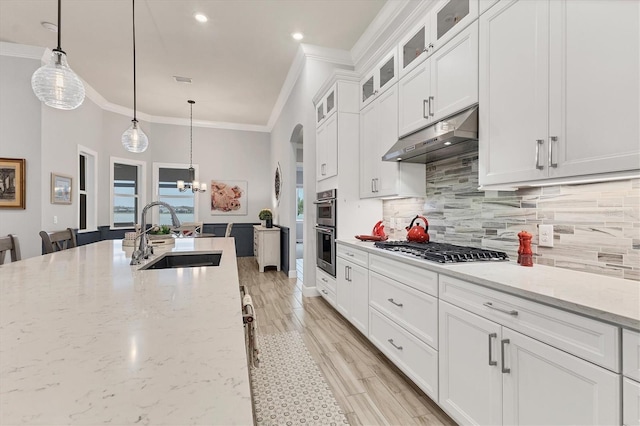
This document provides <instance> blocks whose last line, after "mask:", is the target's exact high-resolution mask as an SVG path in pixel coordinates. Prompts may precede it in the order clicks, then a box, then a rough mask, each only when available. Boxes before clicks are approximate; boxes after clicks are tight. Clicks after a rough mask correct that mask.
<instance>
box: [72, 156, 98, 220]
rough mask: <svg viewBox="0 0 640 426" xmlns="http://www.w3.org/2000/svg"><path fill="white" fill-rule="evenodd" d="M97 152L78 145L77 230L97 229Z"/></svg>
mask: <svg viewBox="0 0 640 426" xmlns="http://www.w3.org/2000/svg"><path fill="white" fill-rule="evenodd" d="M97 164H98V153H97V152H95V151H93V150H90V149H88V148H86V147H84V146H81V145H78V192H77V194H78V198H77V199H78V225H77V226H78V230H79V231H80V232H83V231H95V230H96V229H98V196H97V194H98V190H97V187H96V185H97V182H98V176H97V175H98V168H97V166H96V165H97Z"/></svg>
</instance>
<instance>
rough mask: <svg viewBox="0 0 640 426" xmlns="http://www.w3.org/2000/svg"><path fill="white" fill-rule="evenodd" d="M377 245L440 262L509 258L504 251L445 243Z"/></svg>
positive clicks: (401, 242)
mask: <svg viewBox="0 0 640 426" xmlns="http://www.w3.org/2000/svg"><path fill="white" fill-rule="evenodd" d="M375 246H376V247H378V248H381V249H385V250H391V251H397V252H400V253H405V254H409V255H413V256H416V257H419V258H423V259H426V260H431V261H433V262H439V263H457V262H478V261H483V260H509V256H507V254H506V253H504V252H502V251H496V250H487V249H480V248H475V247H464V246H456V245H453V244H445V243H431V242H429V243H415V242H411V241H377V242H376V243H375Z"/></svg>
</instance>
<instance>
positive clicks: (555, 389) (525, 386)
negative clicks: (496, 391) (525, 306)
mask: <svg viewBox="0 0 640 426" xmlns="http://www.w3.org/2000/svg"><path fill="white" fill-rule="evenodd" d="M507 341H508V343H507ZM502 342H504V345H505V346H506V350H505V358H504V359H503V363H504V366H505V368H507V369H509V370H510V371H509V372H508V373H505V374H503V386H504V388H503V398H504V400H503V404H504V405H503V414H504V418H503V421H504V424H509V425H517V424H528V425H534V424H537V425H551V424H554V425H557V424H573V425H617V424H620V420H621V419H620V396H621V395H620V375H619V374H615V373H612V372H610V371H608V370H605V369H604V368H601V367H598V366H596V365H595V364H591V363H590V362H587V361H584V360H582V359H579V358H577V357H575V356H572V355H569V354H567V353H565V352H563V351H560V350H558V349H555V348H553V347H551V346H548V345H545V344H544V343H540V342H538V341H537V340H534V339H531V338H529V337H526V336H524V335H522V334H520V333H517V332H515V331H512V330H509V329H508V328H503V331H502Z"/></svg>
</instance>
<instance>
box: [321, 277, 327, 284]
mask: <svg viewBox="0 0 640 426" xmlns="http://www.w3.org/2000/svg"><path fill="white" fill-rule="evenodd" d="M320 279H321V280H322V281H324V282H325V283H328V282H329V281H327V279H326V278H320Z"/></svg>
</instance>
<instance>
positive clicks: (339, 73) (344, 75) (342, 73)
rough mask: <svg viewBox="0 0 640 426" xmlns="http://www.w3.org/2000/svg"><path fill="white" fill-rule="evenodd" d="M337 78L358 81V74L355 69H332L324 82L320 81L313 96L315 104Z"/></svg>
mask: <svg viewBox="0 0 640 426" xmlns="http://www.w3.org/2000/svg"><path fill="white" fill-rule="evenodd" d="M338 80H341V81H350V82H353V83H360V74H358V73H357V72H355V71H350V70H344V69H341V68H336V69H334V70H333V72H332V73H331V75H330V76H329V77H328V78H327V79H326V80H325V81H324V83H322V85H321V86H320V88H319V89H318V91H317V93H316V95H315V96H314V97H313V104H314V105H317V103H318V102H319V101H320V99H322V96H324V95H325V94H326V93H327V91H328V90H329V89H331V87H332V86H333V85H334V84H335V83H336V82H337V81H338Z"/></svg>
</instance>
